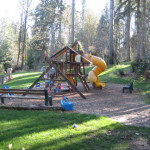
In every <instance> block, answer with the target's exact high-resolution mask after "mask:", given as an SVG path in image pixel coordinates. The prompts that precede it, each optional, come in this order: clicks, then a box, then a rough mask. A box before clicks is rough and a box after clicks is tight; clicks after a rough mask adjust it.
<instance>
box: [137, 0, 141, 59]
mask: <svg viewBox="0 0 150 150" xmlns="http://www.w3.org/2000/svg"><path fill="white" fill-rule="evenodd" d="M136 24H137V60H139V59H140V47H141V44H140V42H141V40H140V39H141V35H140V0H137V21H136Z"/></svg>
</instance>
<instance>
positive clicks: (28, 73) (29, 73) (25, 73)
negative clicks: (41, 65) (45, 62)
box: [12, 72, 41, 78]
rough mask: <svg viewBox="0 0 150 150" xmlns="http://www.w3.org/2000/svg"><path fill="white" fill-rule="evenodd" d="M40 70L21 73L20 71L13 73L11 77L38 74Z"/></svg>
mask: <svg viewBox="0 0 150 150" xmlns="http://www.w3.org/2000/svg"><path fill="white" fill-rule="evenodd" d="M40 73H41V72H23V73H20V74H17V73H15V74H13V75H12V76H13V78H16V77H23V76H27V75H36V74H40Z"/></svg>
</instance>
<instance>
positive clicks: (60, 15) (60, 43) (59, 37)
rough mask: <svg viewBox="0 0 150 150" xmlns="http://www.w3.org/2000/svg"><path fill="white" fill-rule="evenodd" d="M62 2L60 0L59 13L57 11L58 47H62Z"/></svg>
mask: <svg viewBox="0 0 150 150" xmlns="http://www.w3.org/2000/svg"><path fill="white" fill-rule="evenodd" d="M62 3H63V0H61V1H60V13H59V17H60V18H59V19H60V20H59V35H58V40H59V49H61V48H62V41H61V21H62Z"/></svg>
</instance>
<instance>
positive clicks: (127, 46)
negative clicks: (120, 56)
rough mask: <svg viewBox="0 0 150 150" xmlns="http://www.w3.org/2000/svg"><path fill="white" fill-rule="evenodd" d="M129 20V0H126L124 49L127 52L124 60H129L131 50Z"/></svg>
mask: <svg viewBox="0 0 150 150" xmlns="http://www.w3.org/2000/svg"><path fill="white" fill-rule="evenodd" d="M130 22H131V15H130V0H129V1H128V12H127V17H126V24H125V51H126V52H127V57H126V60H127V61H130V60H131V50H130Z"/></svg>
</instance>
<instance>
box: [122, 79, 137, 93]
mask: <svg viewBox="0 0 150 150" xmlns="http://www.w3.org/2000/svg"><path fill="white" fill-rule="evenodd" d="M133 82H134V80H132V82H131V83H130V85H126V86H124V87H123V88H122V92H123V93H124V91H125V90H126V89H128V90H129V91H130V93H132V91H133Z"/></svg>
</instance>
